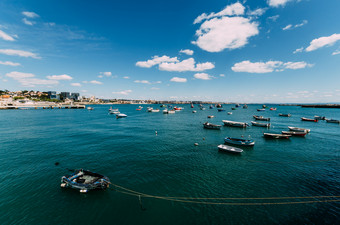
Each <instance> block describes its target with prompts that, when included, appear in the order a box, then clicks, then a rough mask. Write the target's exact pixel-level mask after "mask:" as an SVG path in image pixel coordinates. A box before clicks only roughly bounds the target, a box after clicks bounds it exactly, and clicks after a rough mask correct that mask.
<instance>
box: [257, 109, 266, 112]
mask: <svg viewBox="0 0 340 225" xmlns="http://www.w3.org/2000/svg"><path fill="white" fill-rule="evenodd" d="M257 111H259V112H261V111H266V109H257Z"/></svg>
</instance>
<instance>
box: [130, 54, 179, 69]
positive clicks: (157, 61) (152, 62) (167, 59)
mask: <svg viewBox="0 0 340 225" xmlns="http://www.w3.org/2000/svg"><path fill="white" fill-rule="evenodd" d="M163 62H178V59H177V57H173V58H170V57H169V56H166V55H163V56H162V57H159V56H157V55H155V56H154V57H152V59H149V60H148V61H138V62H137V63H136V66H139V67H144V68H150V67H152V66H155V65H157V64H160V63H163Z"/></svg>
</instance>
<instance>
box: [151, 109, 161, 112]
mask: <svg viewBox="0 0 340 225" xmlns="http://www.w3.org/2000/svg"><path fill="white" fill-rule="evenodd" d="M151 112H159V109H152V110H151Z"/></svg>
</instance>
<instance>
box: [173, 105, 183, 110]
mask: <svg viewBox="0 0 340 225" xmlns="http://www.w3.org/2000/svg"><path fill="white" fill-rule="evenodd" d="M182 109H183V108H182V107H177V106H175V107H174V110H176V111H181V110H182Z"/></svg>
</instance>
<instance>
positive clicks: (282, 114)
mask: <svg viewBox="0 0 340 225" xmlns="http://www.w3.org/2000/svg"><path fill="white" fill-rule="evenodd" d="M279 116H283V117H291V116H292V115H291V114H290V113H288V114H284V113H279Z"/></svg>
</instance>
